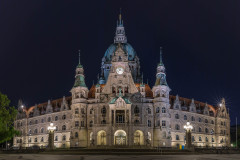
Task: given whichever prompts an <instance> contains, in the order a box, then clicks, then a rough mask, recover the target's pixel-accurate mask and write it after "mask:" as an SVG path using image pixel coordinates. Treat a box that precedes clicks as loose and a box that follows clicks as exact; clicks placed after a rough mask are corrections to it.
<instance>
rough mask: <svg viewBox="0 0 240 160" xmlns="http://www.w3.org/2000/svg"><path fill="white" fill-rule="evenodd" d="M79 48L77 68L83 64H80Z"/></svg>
mask: <svg viewBox="0 0 240 160" xmlns="http://www.w3.org/2000/svg"><path fill="white" fill-rule="evenodd" d="M80 52H81V51H80V50H78V66H77V68H83V66H82V65H81V61H80Z"/></svg>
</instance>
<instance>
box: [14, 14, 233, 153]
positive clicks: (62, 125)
mask: <svg viewBox="0 0 240 160" xmlns="http://www.w3.org/2000/svg"><path fill="white" fill-rule="evenodd" d="M117 24H118V25H117V28H116V35H115V38H114V44H112V45H111V46H110V47H109V48H108V49H107V51H106V53H105V55H104V57H103V59H102V66H101V76H100V77H99V80H98V83H97V84H93V85H92V87H91V88H90V90H89V89H88V87H87V86H86V84H85V75H84V69H83V66H82V65H81V63H80V58H79V64H78V65H77V67H76V74H75V83H74V85H73V88H72V89H71V91H70V92H71V94H72V96H70V97H63V98H61V99H57V100H53V101H50V100H49V101H48V102H46V103H42V104H38V105H35V106H33V107H29V108H28V109H27V108H26V106H23V104H22V102H21V101H20V102H19V107H18V115H17V119H16V121H15V123H14V125H15V128H16V129H17V130H19V131H20V133H21V134H20V136H16V137H14V146H20V147H30V146H34V145H38V146H42V147H46V146H47V145H48V130H47V127H48V126H49V125H50V123H51V122H52V123H53V124H54V125H55V126H56V127H57V129H56V131H55V134H54V140H55V141H54V145H55V146H56V147H57V148H69V147H98V146H118V147H119V146H130V147H138V146H142V147H158V146H160V147H177V146H178V145H185V143H186V141H185V130H184V128H183V126H184V125H185V124H186V123H187V122H190V123H191V124H192V125H193V130H192V140H193V145H195V146H209V147H211V146H216V147H221V146H230V119H229V112H228V111H227V109H226V106H225V100H224V99H223V100H222V102H221V104H220V105H219V106H212V105H209V104H206V103H202V102H198V101H194V100H193V99H192V100H191V99H187V98H182V97H179V96H172V95H169V93H170V91H171V89H170V88H169V86H168V84H167V80H166V72H165V66H164V64H163V61H162V49H161V50H160V63H159V64H158V65H157V69H156V70H157V71H156V83H155V85H154V86H153V87H152V89H151V88H150V87H149V85H148V84H145V83H144V82H143V78H142V76H141V75H140V62H139V58H138V57H137V55H136V52H135V51H134V49H133V48H132V46H131V45H130V44H128V43H127V38H126V35H125V30H124V26H123V21H122V19H121V15H120V16H119V20H118V23H117Z"/></svg>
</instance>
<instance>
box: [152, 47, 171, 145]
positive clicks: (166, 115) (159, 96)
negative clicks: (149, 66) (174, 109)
mask: <svg viewBox="0 0 240 160" xmlns="http://www.w3.org/2000/svg"><path fill="white" fill-rule="evenodd" d="M152 91H153V97H154V102H153V103H154V104H153V107H154V109H155V111H159V112H156V117H157V118H156V122H157V124H158V125H157V126H156V127H155V128H154V131H153V134H154V144H153V145H154V146H155V147H156V146H160V147H170V146H171V139H170V138H169V137H171V127H170V124H171V119H170V104H169V92H170V91H171V89H170V88H169V87H168V84H167V79H166V70H165V66H164V64H163V60H162V47H160V62H159V64H158V66H157V73H156V82H155V85H154V86H153V89H152Z"/></svg>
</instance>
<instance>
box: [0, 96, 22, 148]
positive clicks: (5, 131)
mask: <svg viewBox="0 0 240 160" xmlns="http://www.w3.org/2000/svg"><path fill="white" fill-rule="evenodd" d="M9 105H10V100H9V99H8V97H7V95H5V94H2V93H1V92H0V143H2V142H5V141H8V140H11V139H12V137H13V136H14V135H16V134H18V131H16V130H15V129H14V125H13V122H14V120H15V118H16V116H17V110H16V109H15V108H14V107H13V106H12V107H11V106H9Z"/></svg>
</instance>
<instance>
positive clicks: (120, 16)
mask: <svg viewBox="0 0 240 160" xmlns="http://www.w3.org/2000/svg"><path fill="white" fill-rule="evenodd" d="M119 25H122V8H120V13H119Z"/></svg>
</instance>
